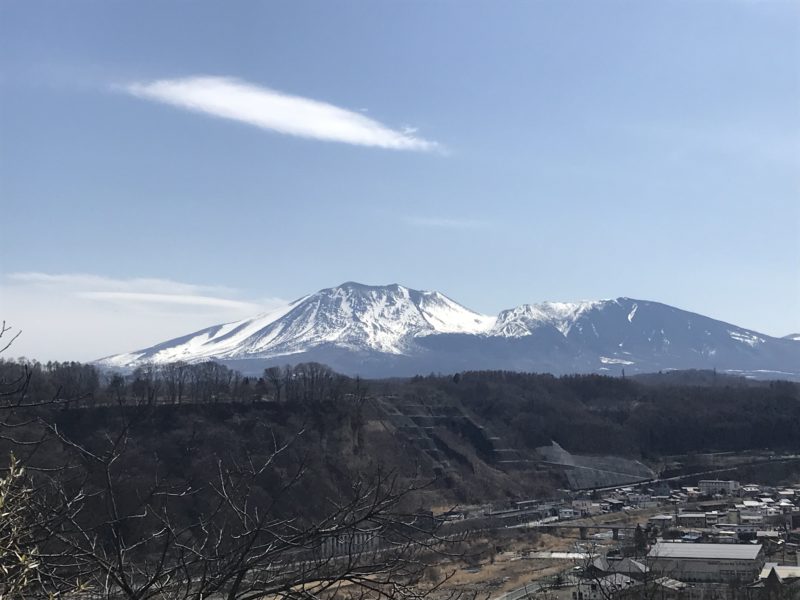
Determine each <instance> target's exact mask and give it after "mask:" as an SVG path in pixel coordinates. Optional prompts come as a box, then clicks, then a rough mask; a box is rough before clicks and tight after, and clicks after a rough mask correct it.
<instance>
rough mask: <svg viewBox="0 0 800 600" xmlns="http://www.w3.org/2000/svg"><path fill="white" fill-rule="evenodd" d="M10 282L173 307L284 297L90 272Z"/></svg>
mask: <svg viewBox="0 0 800 600" xmlns="http://www.w3.org/2000/svg"><path fill="white" fill-rule="evenodd" d="M7 278H8V280H9V281H10V282H12V283H14V284H16V285H17V286H27V287H29V288H38V289H40V290H42V289H43V290H46V291H48V293H52V294H55V295H60V296H71V297H74V298H81V299H84V300H94V301H97V302H107V303H112V304H148V305H163V308H165V309H169V307H179V306H183V307H209V308H222V309H231V310H235V311H243V312H246V313H255V312H258V311H259V310H264V309H265V308H271V307H274V306H275V305H277V304H281V303H282V302H283V301H282V300H279V299H275V298H270V299H267V300H265V301H263V302H252V301H246V300H240V299H237V298H235V296H236V295H237V294H236V291H235V290H232V289H230V288H226V287H220V286H207V285H196V284H192V283H184V282H180V281H173V280H170V279H156V278H130V279H116V278H113V277H103V276H99V275H91V274H86V273H56V274H54V273H38V272H27V273H11V274H9V275H7Z"/></svg>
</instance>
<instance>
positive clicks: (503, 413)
mask: <svg viewBox="0 0 800 600" xmlns="http://www.w3.org/2000/svg"><path fill="white" fill-rule="evenodd" d="M23 371H27V372H28V374H29V376H30V384H29V386H28V391H27V394H28V397H29V399H30V400H36V401H47V400H50V399H53V398H59V399H62V400H63V403H64V404H63V406H64V407H67V408H78V407H82V408H92V407H102V406H111V405H114V406H116V405H120V404H124V405H143V404H149V405H185V404H216V403H230V402H235V403H262V402H280V403H287V404H289V405H292V406H294V408H295V409H297V410H299V412H298V413H297V414H302V415H305V418H309V419H313V421H314V423H315V424H316V426H317V427H318V428H320V429H321V430H325V429H330V430H335V429H336V423H338V422H341V420H342V418H343V417H342V415H341V414H340V411H341V410H345V408H346V407H349V406H351V404H352V401H353V399H360V400H361V401H363V399H364V398H367V397H380V396H397V397H399V398H404V397H408V398H416V399H419V400H421V401H423V402H426V403H445V404H447V403H451V404H452V403H455V404H458V405H460V407H461V408H463V410H464V411H466V412H467V413H469V414H471V415H472V416H473V417H474V418H475V419H476V420H477V421H478V422H479V423H482V424H484V425H486V426H487V427H490V428H492V429H493V430H495V431H497V432H498V433H500V434H502V435H503V436H505V437H506V438H508V439H509V441H510V442H511V443H513V444H515V445H516V446H518V447H521V448H529V449H532V448H535V447H537V446H542V445H547V444H549V443H550V442H551V441H553V440H555V441H557V442H558V443H559V444H561V445H562V446H564V447H565V448H567V449H568V450H570V451H572V452H584V453H616V454H624V455H631V456H643V457H645V458H649V457H656V456H660V455H665V454H677V453H685V452H696V451H710V450H720V451H723V450H747V449H763V448H772V449H792V450H794V449H797V446H798V444H799V443H800V442H799V441H798V432H800V385H798V384H795V383H789V382H783V381H773V382H766V383H765V382H759V383H752V382H749V381H748V380H745V379H742V378H734V377H728V376H722V375H720V376H717V375H716V374H715V373H713V372H684V373H682V374H676V373H672V374H665V375H658V374H654V375H653V376H648V377H643V378H635V379H631V378H619V377H607V376H599V375H571V376H562V377H554V376H552V375H547V374H526V373H516V372H506V371H480V372H466V373H460V374H457V375H455V376H450V375H447V376H443V375H429V376H425V377H415V378H412V379H409V380H383V381H364V380H359V379H352V378H349V377H345V376H343V375H339V374H337V373H335V372H333V371H332V370H331V369H329V368H327V367H325V366H324V365H320V364H316V363H308V364H301V365H297V366H295V367H285V368H283V369H280V368H271V369H267V370H266V371H265V372H264V374H263V376H262V377H243V376H242V375H241V374H239V373H237V372H236V371H233V370H231V369H229V368H227V367H225V366H222V365H220V364H217V363H213V362H208V363H199V364H185V363H174V364H168V365H158V366H157V365H148V366H144V367H140V368H138V369H136V370H135V371H133V372H132V373H129V374H125V375H123V374H120V373H113V372H105V371H101V370H99V369H97V368H96V367H94V366H92V365H86V364H80V363H75V362H67V363H46V364H43V363H37V362H18V361H0V378H2V379H4V380H11V379H13V378H14V377H18V376H19V374H20V373H21V372H23ZM686 382H689V383H686ZM301 409H302V410H301ZM346 410H351V408H346ZM176 414H178V415H179V414H180V412H178V413H176ZM347 418H349V417H347ZM327 419H331V420H332V421H331V423H329V424H326V420H327ZM327 425H329V427H328V426H327Z"/></svg>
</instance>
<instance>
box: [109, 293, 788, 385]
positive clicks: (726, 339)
mask: <svg viewBox="0 0 800 600" xmlns="http://www.w3.org/2000/svg"><path fill="white" fill-rule="evenodd" d="M787 337H789V339H775V338H771V337H769V336H765V335H762V334H757V333H756V332H753V331H750V330H747V329H743V328H740V327H736V326H734V325H731V324H728V323H723V322H721V321H716V320H714V319H710V318H708V317H704V316H702V315H698V314H695V313H690V312H687V311H683V310H680V309H678V308H674V307H671V306H667V305H665V304H661V303H658V302H651V301H645V300H635V299H633V298H627V297H619V298H616V299H613V300H583V301H579V302H552V301H549V302H541V303H538V304H522V305H520V306H517V307H514V308H511V309H508V310H504V311H502V312H501V313H500V314H499V315H498V316H497V317H492V316H487V315H482V314H480V313H477V312H475V311H472V310H470V309H468V308H466V307H464V306H462V305H461V304H459V303H457V302H455V301H454V300H452V299H450V298H449V297H447V296H446V295H444V294H442V293H440V292H437V291H420V290H414V289H411V288H407V287H404V286H402V285H399V284H397V283H392V284H388V285H366V284H363V283H358V282H355V281H346V282H344V283H342V284H341V285H339V286H336V287H330V288H324V289H322V290H319V291H318V292H316V293H313V294H309V295H307V296H304V297H302V298H299V299H298V300H295V301H294V302H291V303H289V304H287V305H285V306H283V307H281V308H279V309H277V310H275V311H272V312H270V313H265V314H261V315H258V316H256V317H253V318H251V319H245V320H242V321H237V322H235V323H228V324H224V325H216V326H213V327H208V328H206V329H203V330H201V331H197V332H195V333H192V334H189V335H186V336H182V337H180V338H176V339H173V340H169V341H167V342H163V343H161V344H158V345H155V346H152V347H150V348H146V349H143V350H139V351H136V352H131V353H128V354H121V355H116V356H111V357H108V358H106V359H102V360H101V361H99V362H100V364H102V365H105V366H109V367H116V368H120V367H122V368H131V367H135V366H138V365H140V364H143V363H147V362H152V363H159V364H163V363H169V362H175V361H186V362H199V361H204V360H217V361H222V362H225V363H228V364H231V365H234V366H236V367H237V368H241V369H243V370H246V371H247V372H248V374H250V373H257V372H258V371H259V370H260V369H263V368H264V366H265V365H275V364H277V365H282V364H286V363H287V362H293V363H297V362H303V361H309V360H313V361H317V362H326V363H328V364H330V365H331V366H332V367H334V368H338V369H339V370H341V371H343V372H347V373H360V374H362V375H368V376H375V375H378V374H379V375H411V374H415V373H420V372H430V371H460V370H464V369H486V368H496V369H497V368H499V369H511V370H524V371H549V372H554V373H571V372H587V371H589V372H599V373H609V372H613V373H615V372H618V371H619V369H621V368H622V367H624V368H625V369H626V371H628V372H630V373H635V372H647V371H658V370H664V369H682V368H719V369H720V370H726V369H727V370H736V371H737V372H739V373H743V372H748V373H754V374H756V375H758V376H761V377H765V376H769V375H768V374H770V373H771V374H773V376H776V375H783V376H793V377H796V376H800V369H798V367H797V365H800V344H795V343H794V342H793V341H790V340H791V339H792V338H794V339H797V338H796V336H787Z"/></svg>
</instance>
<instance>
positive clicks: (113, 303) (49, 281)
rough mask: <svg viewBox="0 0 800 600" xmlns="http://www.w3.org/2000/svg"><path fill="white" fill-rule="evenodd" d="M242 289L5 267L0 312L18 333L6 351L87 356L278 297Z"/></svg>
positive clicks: (270, 303)
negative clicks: (7, 270) (9, 270)
mask: <svg viewBox="0 0 800 600" xmlns="http://www.w3.org/2000/svg"><path fill="white" fill-rule="evenodd" d="M242 296H243V294H241V293H240V292H238V291H237V290H235V289H231V288H227V287H221V286H213V285H197V284H193V283H186V282H181V281H173V280H170V279H156V278H127V279H126V278H113V277H104V276H99V275H92V274H87V273H38V272H32V273H11V274H7V275H5V276H4V277H2V278H1V279H0V313H2V316H3V318H5V319H6V320H7V321H8V323H9V324H10V325H12V326H13V327H14V328H15V330H22V335H21V336H20V337H19V338H18V339H17V340H15V342H14V344H13V346H12V347H11V348H10V349H9V350H8V351H7V352H6V354H7V355H8V356H19V355H21V354H24V355H28V356H30V357H33V358H39V359H73V360H91V359H94V358H97V357H99V356H105V355H108V354H113V353H116V352H124V351H126V350H131V349H133V348H143V347H146V346H150V345H152V344H154V343H157V342H160V341H163V340H165V339H169V338H172V337H176V336H178V335H183V334H185V333H187V332H190V331H196V330H198V329H202V328H203V327H208V326H209V325H215V324H217V323H226V322H230V321H237V320H239V319H243V318H247V317H251V316H254V315H256V314H258V313H260V312H266V311H269V310H272V309H274V308H276V307H277V306H280V305H283V304H285V303H286V302H285V301H284V300H281V299H279V298H252V297H251V298H246V297H242Z"/></svg>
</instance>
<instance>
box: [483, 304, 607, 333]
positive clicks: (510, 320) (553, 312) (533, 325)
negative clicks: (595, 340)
mask: <svg viewBox="0 0 800 600" xmlns="http://www.w3.org/2000/svg"><path fill="white" fill-rule="evenodd" d="M602 302H603V301H584V302H543V303H541V304H523V305H521V306H518V307H516V308H511V309H509V310H504V311H502V312H501V313H500V314H499V315H498V317H497V323H496V324H495V326H494V327H493V328H492V330H491V335H496V336H502V337H523V336H526V335H531V334H532V333H533V332H534V331H535V330H536V329H539V328H540V327H544V326H548V325H549V326H551V327H555V328H556V329H558V331H560V332H561V334H562V335H567V334H568V333H569V331H570V329H572V326H573V325H574V324H575V321H576V320H577V319H578V317H580V316H581V315H582V314H583V313H584V312H586V311H587V310H590V309H592V308H594V307H596V306H598V305H600V304H602Z"/></svg>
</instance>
